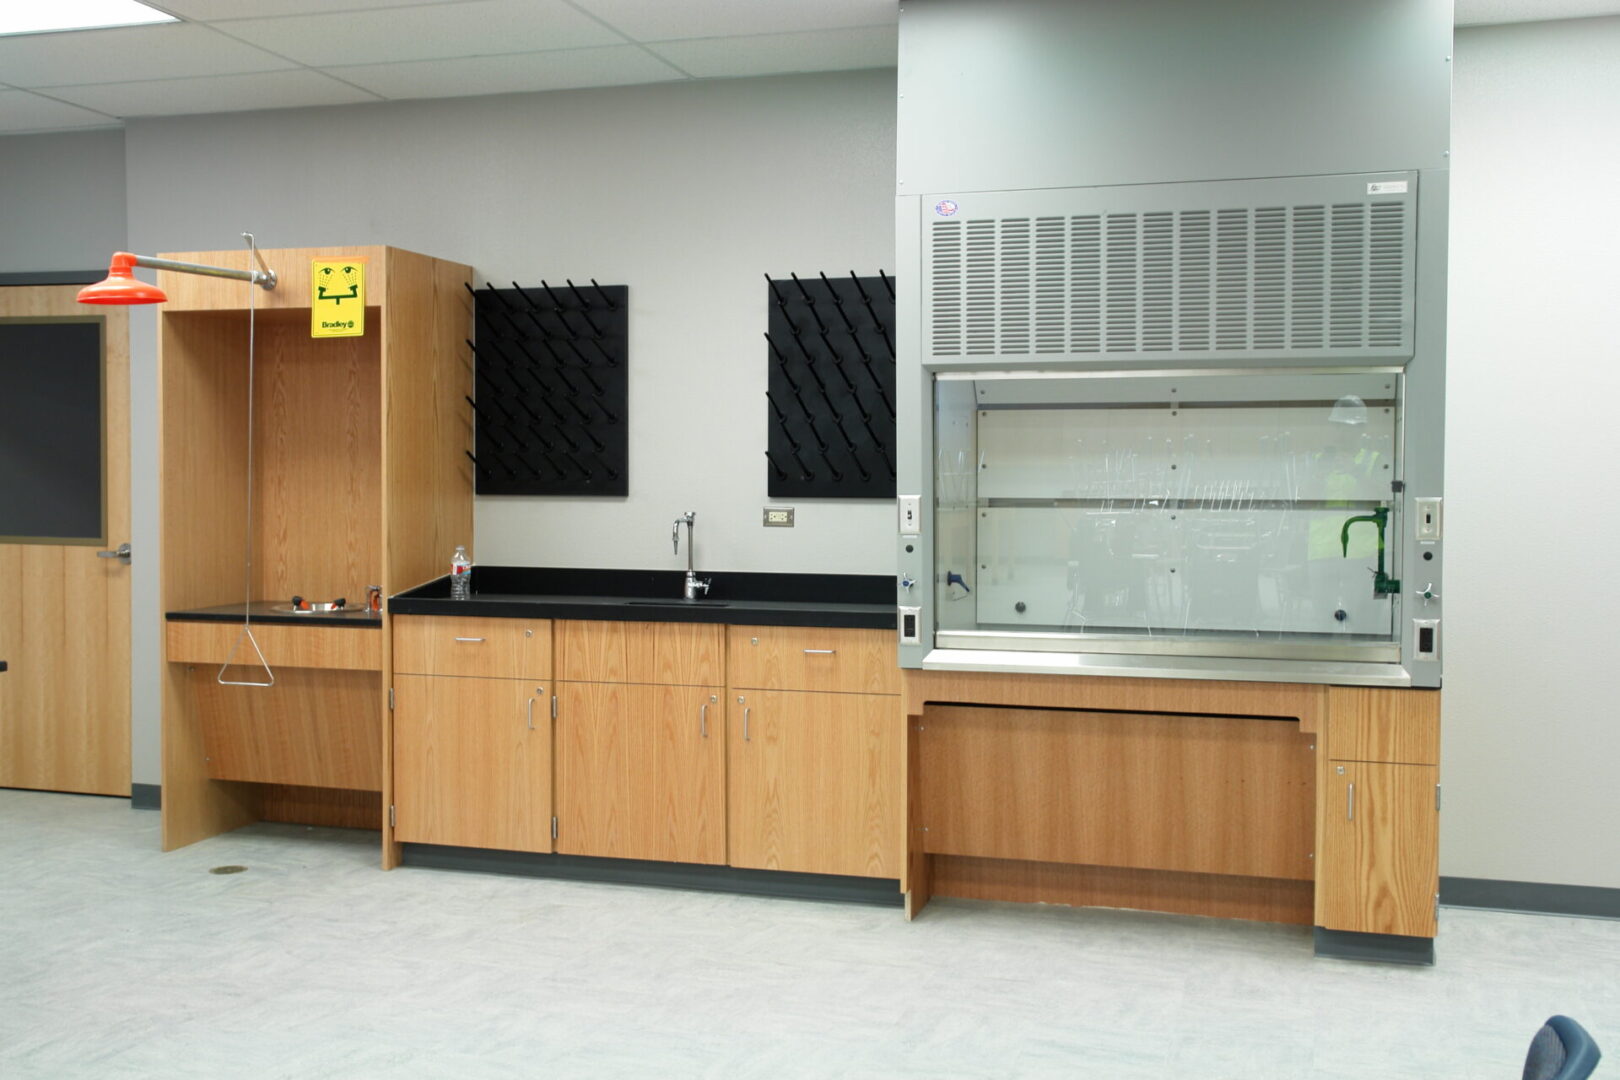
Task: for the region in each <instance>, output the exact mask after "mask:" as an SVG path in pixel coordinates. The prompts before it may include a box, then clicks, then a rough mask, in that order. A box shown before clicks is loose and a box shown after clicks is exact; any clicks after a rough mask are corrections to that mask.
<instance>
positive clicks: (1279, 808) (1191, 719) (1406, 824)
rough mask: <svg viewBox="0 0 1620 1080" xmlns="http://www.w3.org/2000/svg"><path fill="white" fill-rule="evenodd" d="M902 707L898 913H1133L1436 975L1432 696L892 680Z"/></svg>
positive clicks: (1324, 689)
mask: <svg viewBox="0 0 1620 1080" xmlns="http://www.w3.org/2000/svg"><path fill="white" fill-rule="evenodd" d="M902 696H903V699H904V702H905V710H906V714H907V716H906V740H907V751H906V761H907V813H908V821H907V831H906V845H907V847H906V862H907V873H906V877H905V882H906V885H907V897H906V910H907V913H908V915H910V916H913V917H915V916H916V915H917V914H919V913H920V912H921V911H922V910H923V908H924V907H925V906H926V905H927V903H928V902H929V899H930V898H931V897H934V896H950V897H960V898H971V899H986V900H1012V901H1024V902H1039V903H1060V904H1072V905H1077V906H1102V907H1123V908H1137V909H1143V910H1150V911H1167V912H1177V913H1182V914H1195V915H1210V916H1218V917H1225V918H1240V919H1256V920H1263V921H1269V922H1289V923H1296V924H1299V925H1303V926H1313V927H1315V928H1316V929H1315V943H1316V951H1317V954H1318V955H1321V956H1334V957H1344V958H1350V959H1371V960H1387V961H1391V962H1398V963H1432V962H1433V955H1434V953H1433V938H1434V936H1435V933H1436V930H1437V913H1438V887H1439V864H1438V816H1439V806H1440V803H1439V789H1438V781H1439V775H1438V774H1439V754H1438V750H1439V723H1440V692H1439V691H1436V690H1407V689H1382V688H1365V687H1355V688H1352V687H1333V686H1309V685H1301V684H1292V683H1287V684H1284V683H1278V684H1263V683H1249V682H1245V683H1229V682H1215V681H1210V682H1196V681H1188V680H1155V679H1126V678H1108V677H1095V678H1086V677H1076V676H1062V675H1050V676H1048V675H1024V674H1018V675H1013V674H995V673H984V672H929V671H910V670H908V671H906V672H904V688H903V694H902Z"/></svg>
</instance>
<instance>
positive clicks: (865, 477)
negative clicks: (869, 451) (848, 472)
mask: <svg viewBox="0 0 1620 1080" xmlns="http://www.w3.org/2000/svg"><path fill="white" fill-rule="evenodd" d="M849 459H850V460H851V461H853V462H854V463H855V468H856V469H857V470H858V471H859V472H860V474H861V482H862V483H865V482H867V481H869V480H871V479H872V474H871V473H869V472H867V471H866V464H865V463H864V462H863V461H861V456H860V455H859V454H857V453H856V452H855V448H854V447H853V446H852V447H850V448H849Z"/></svg>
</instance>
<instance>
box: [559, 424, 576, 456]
mask: <svg viewBox="0 0 1620 1080" xmlns="http://www.w3.org/2000/svg"><path fill="white" fill-rule="evenodd" d="M556 432H557V438H559V439H561V440H562V441H563V442H565V443H567V444H568V449H570V450H578V449H579V443H577V442H575V441H574V440H573V439H571V438H569V437H568V429H567V428H564V427H558V428H557V429H556Z"/></svg>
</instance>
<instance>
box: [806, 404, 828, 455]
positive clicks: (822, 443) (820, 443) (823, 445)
mask: <svg viewBox="0 0 1620 1080" xmlns="http://www.w3.org/2000/svg"><path fill="white" fill-rule="evenodd" d="M805 421H806V422H807V423H808V424H809V425H810V434H811V435H812V436H813V437H814V438H815V440H816V449H817V450H820V451H821V452H822V453H823V454H825V453H826V452H827V450H828V446H827V440H826V439H823V438H822V437H821V428H819V427H817V426H816V418H815V417H814V416H811V415H809V414H808V413H807V414H806V415H805Z"/></svg>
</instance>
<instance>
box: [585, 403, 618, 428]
mask: <svg viewBox="0 0 1620 1080" xmlns="http://www.w3.org/2000/svg"><path fill="white" fill-rule="evenodd" d="M591 400H592V401H596V399H595V398H592V399H591ZM596 407H597V408H598V409H601V410H602V416H603V417H604V418H605V419H606V420H607V422H608V423H610V424H617V423H618V422H619V416H618V414H617V413H615V412H614V411H613V410H612V409H610V408H608V407H607V406H606V405H604V404H602V403H601V402H600V401H596Z"/></svg>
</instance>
